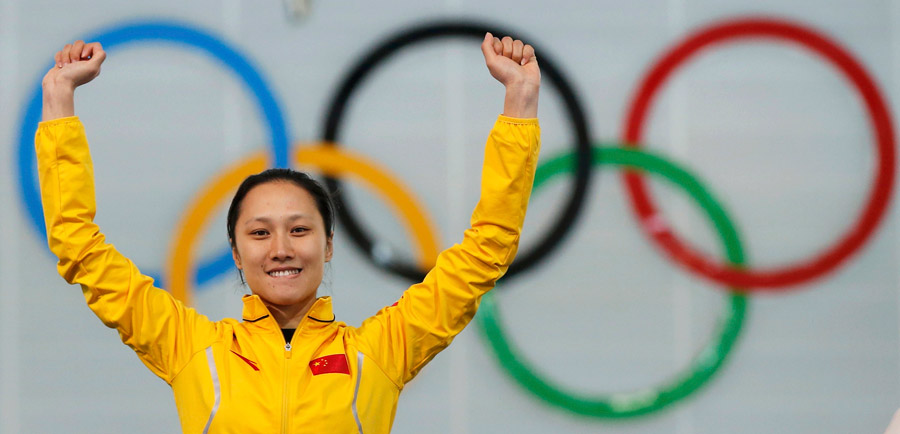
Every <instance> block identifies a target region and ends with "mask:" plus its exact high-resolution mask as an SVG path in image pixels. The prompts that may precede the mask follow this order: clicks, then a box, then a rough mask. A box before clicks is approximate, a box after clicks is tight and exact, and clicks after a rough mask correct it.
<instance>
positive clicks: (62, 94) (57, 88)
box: [41, 82, 75, 121]
mask: <svg viewBox="0 0 900 434" xmlns="http://www.w3.org/2000/svg"><path fill="white" fill-rule="evenodd" d="M69 116H75V87H74V86H71V85H66V84H62V83H52V82H51V83H47V82H45V83H44V84H43V110H42V112H41V120H43V121H49V120H53V119H59V118H64V117H69Z"/></svg>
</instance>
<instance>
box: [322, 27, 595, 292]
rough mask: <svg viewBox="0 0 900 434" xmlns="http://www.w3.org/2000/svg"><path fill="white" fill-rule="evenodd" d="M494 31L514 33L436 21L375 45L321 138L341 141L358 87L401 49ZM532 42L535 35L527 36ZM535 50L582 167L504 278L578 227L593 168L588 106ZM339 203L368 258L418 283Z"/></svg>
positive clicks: (411, 267) (333, 182) (420, 273)
mask: <svg viewBox="0 0 900 434" xmlns="http://www.w3.org/2000/svg"><path fill="white" fill-rule="evenodd" d="M489 30H490V31H492V32H494V33H496V34H504V35H513V34H516V33H514V32H510V31H508V30H504V29H503V28H502V26H495V25H493V24H484V23H471V22H461V21H437V22H433V23H428V24H424V25H421V26H417V27H413V28H411V29H406V30H403V31H402V32H400V33H397V34H395V35H393V36H391V37H389V38H387V39H386V40H384V41H382V42H381V43H379V44H377V45H376V47H375V48H373V49H368V50H365V51H366V52H368V53H370V54H369V55H368V56H366V57H364V58H363V59H361V60H360V61H359V62H358V63H357V64H356V65H355V66H354V67H353V68H351V70H350V73H348V74H347V75H346V76H345V78H344V79H343V81H342V82H341V85H340V86H339V87H338V91H337V93H336V94H335V96H334V98H333V99H332V100H331V104H330V106H329V109H328V115H327V116H326V117H325V127H324V131H323V133H322V140H323V141H325V142H329V143H338V142H339V140H340V138H339V132H340V123H341V119H342V117H343V115H344V110H345V109H346V107H347V104H348V101H349V100H350V95H351V94H352V93H353V91H354V90H356V88H357V87H359V86H360V85H361V84H362V83H363V82H364V81H365V79H366V78H367V77H369V76H370V73H371V72H373V71H374V70H375V69H376V68H377V67H378V66H379V65H381V64H383V62H385V61H387V60H388V59H389V58H390V57H391V56H392V55H394V54H396V53H397V52H399V51H401V50H402V49H404V48H406V47H408V46H410V45H412V44H415V43H418V42H424V41H428V40H432V39H438V38H446V37H454V36H455V37H467V38H471V39H477V40H481V39H482V38H484V34H485V32H487V31H489ZM527 40H529V41H531V40H532V39H530V38H528V39H527ZM531 45H532V46H534V47H535V51H536V52H538V53H540V56H541V74H542V75H543V76H544V77H546V78H547V79H548V80H549V82H550V84H551V85H552V86H554V87H555V88H556V89H557V90H558V91H559V92H560V94H561V95H562V99H563V105H564V107H565V109H566V112H567V113H568V117H569V120H570V121H571V122H572V129H573V130H574V133H575V137H573V143H575V144H576V146H575V148H576V152H577V155H578V166H577V168H576V171H575V179H574V185H573V187H572V193H571V195H570V197H569V200H568V203H567V204H566V206H565V208H564V209H563V212H562V213H561V214H560V215H559V217H557V219H556V223H555V226H554V228H553V229H552V230H549V231H546V232H547V233H546V235H545V236H544V237H543V238H542V239H541V240H540V241H539V242H538V243H537V245H536V247H535V248H534V250H532V251H530V252H520V253H519V255H518V257H517V259H516V261H515V262H513V264H512V265H511V266H510V267H509V270H508V271H507V273H506V275H505V276H504V279H505V280H506V281H509V280H510V279H511V278H513V277H514V276H516V275H517V274H518V273H519V272H521V271H523V270H525V269H527V268H529V267H531V266H532V265H534V264H535V263H536V262H538V261H539V260H541V259H543V258H544V257H545V256H546V255H547V254H549V253H550V252H552V251H553V249H555V248H556V247H557V246H558V245H559V243H560V242H561V241H563V240H564V239H565V236H566V234H567V233H568V232H569V230H571V229H572V227H574V226H575V225H574V222H575V220H576V219H577V218H578V215H579V214H580V211H581V206H582V204H583V203H584V197H585V195H586V194H587V188H588V185H589V181H590V170H591V163H590V159H591V145H590V143H591V134H590V131H589V128H588V123H587V120H586V118H585V115H584V109H582V104H581V102H580V101H579V99H578V96H577V93H575V92H574V90H573V89H572V86H571V85H570V84H569V81H568V79H566V78H565V76H564V75H563V74H562V72H560V70H559V69H557V67H556V66H555V65H556V62H555V61H554V60H553V59H552V58H551V57H550V56H549V55H548V54H547V52H546V51H544V50H542V49H538V48H537V45H536V44H531ZM325 182H326V184H327V185H328V187H329V189H330V190H332V191H341V189H340V183H339V181H338V180H337V179H335V178H332V177H326V179H325ZM335 201H336V202H337V204H338V207H337V214H338V218H339V219H340V220H341V223H343V224H344V228H343V229H344V230H345V231H346V233H347V234H348V235H349V236H350V239H351V240H353V242H354V243H355V244H356V246H357V247H359V248H360V249H362V251H363V252H364V253H365V254H366V257H367V258H369V260H370V261H371V262H372V263H373V264H375V265H376V266H382V267H384V268H385V269H387V270H388V271H390V272H392V273H394V274H397V275H400V276H404V277H406V278H408V279H411V280H414V281H419V280H422V278H423V277H424V276H425V273H426V272H427V271H428V270H427V269H423V268H421V267H419V266H418V265H415V264H405V263H402V262H401V261H399V260H396V259H388V260H387V262H386V263H385V261H384V260H382V259H377V258H376V254H375V249H374V246H375V243H374V242H373V241H372V238H371V237H370V236H369V235H368V234H367V233H366V232H365V231H364V230H363V229H362V227H361V226H360V225H359V223H358V222H357V220H356V218H355V217H354V214H353V211H352V210H351V207H350V204H349V203H347V201H346V200H345V199H344V197H343V196H342V195H340V194H336V195H335Z"/></svg>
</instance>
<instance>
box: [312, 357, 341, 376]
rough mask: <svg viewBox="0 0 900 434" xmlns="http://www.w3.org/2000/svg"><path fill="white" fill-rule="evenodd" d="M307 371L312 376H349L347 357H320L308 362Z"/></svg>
mask: <svg viewBox="0 0 900 434" xmlns="http://www.w3.org/2000/svg"><path fill="white" fill-rule="evenodd" d="M309 369H310V370H311V371H312V374H313V375H320V374H347V375H350V365H349V364H347V356H346V355H344V354H332V355H330V356H322V357H319V358H318V359H313V360H312V361H310V362H309Z"/></svg>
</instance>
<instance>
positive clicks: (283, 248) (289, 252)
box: [269, 234, 294, 260]
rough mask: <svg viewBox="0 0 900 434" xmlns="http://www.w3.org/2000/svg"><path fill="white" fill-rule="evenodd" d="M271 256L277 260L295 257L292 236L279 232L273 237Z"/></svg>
mask: <svg viewBox="0 0 900 434" xmlns="http://www.w3.org/2000/svg"><path fill="white" fill-rule="evenodd" d="M269 257H270V258H272V259H277V260H284V259H290V258H293V257H294V249H293V246H292V245H291V241H290V237H289V236H288V235H287V234H277V235H275V236H273V237H272V245H271V246H270V247H269Z"/></svg>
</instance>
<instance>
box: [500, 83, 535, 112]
mask: <svg viewBox="0 0 900 434" xmlns="http://www.w3.org/2000/svg"><path fill="white" fill-rule="evenodd" d="M539 93H540V85H537V84H527V83H523V84H517V85H509V86H506V97H505V98H504V100H503V115H504V116H509V117H511V118H536V117H537V107H538V95H539Z"/></svg>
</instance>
